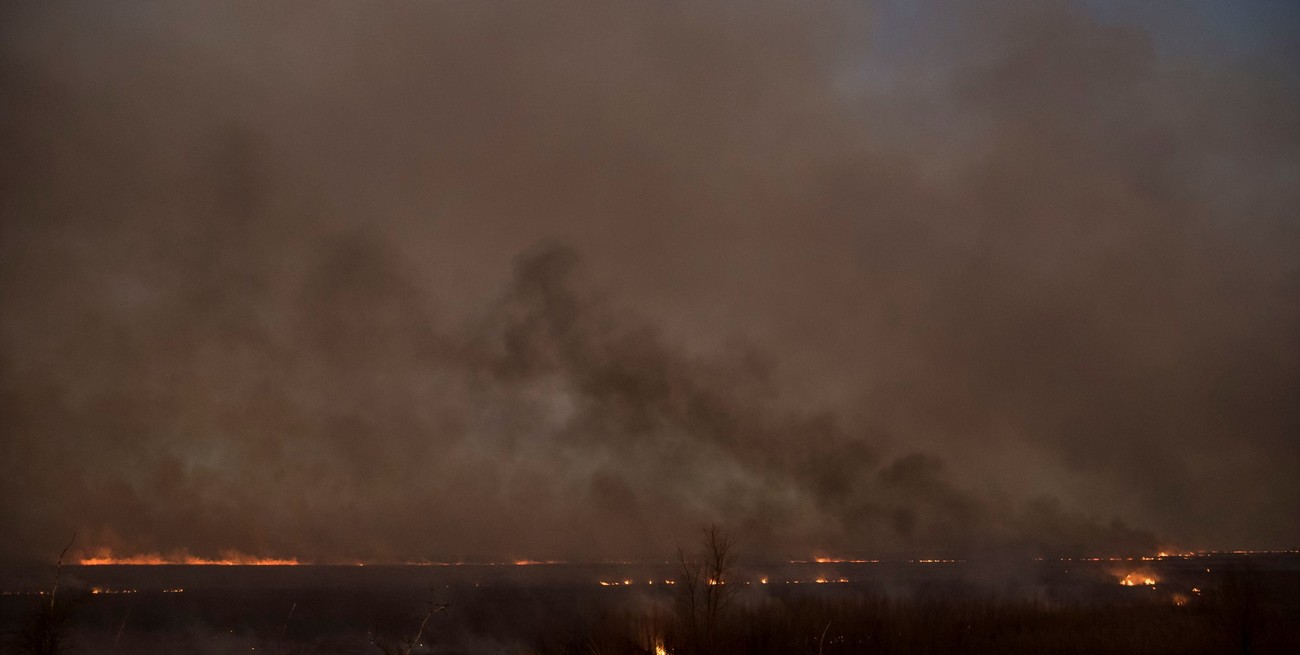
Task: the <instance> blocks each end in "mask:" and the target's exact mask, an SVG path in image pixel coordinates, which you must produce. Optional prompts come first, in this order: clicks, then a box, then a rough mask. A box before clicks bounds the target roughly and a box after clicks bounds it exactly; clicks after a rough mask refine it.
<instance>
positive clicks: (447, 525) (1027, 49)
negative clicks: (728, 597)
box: [0, 0, 1300, 561]
mask: <svg viewBox="0 0 1300 655" xmlns="http://www.w3.org/2000/svg"><path fill="white" fill-rule="evenodd" d="M909 7H910V8H908V9H903V8H901V6H899V5H895V4H893V3H853V4H849V3H845V4H840V5H834V6H828V7H821V8H819V9H818V10H817V11H815V12H814V11H812V10H810V9H809V8H807V7H803V6H798V5H794V4H785V3H759V4H758V5H754V4H752V3H746V4H744V5H741V4H718V5H712V6H708V7H701V6H698V5H697V4H695V3H692V4H681V5H674V4H668V3H654V4H649V5H645V6H634V7H607V6H597V7H581V8H579V7H577V6H571V7H567V8H565V9H559V8H555V7H543V6H534V5H520V6H513V7H506V6H503V5H492V6H487V5H477V4H447V3H421V4H414V3H411V4H386V3H370V4H367V5H364V6H360V5H354V4H346V3H345V4H336V5H323V6H322V5H318V4H313V5H310V6H306V5H293V4H277V5H275V6H266V5H263V4H248V5H242V6H238V5H237V6H233V7H224V8H217V7H207V6H203V5H181V4H172V3H169V4H167V5H165V6H148V5H119V6H113V7H108V6H99V5H96V4H90V3H87V4H84V5H76V4H70V5H61V4H49V3H40V4H31V5H14V6H10V7H8V8H6V9H5V16H4V20H2V21H0V25H2V27H0V30H2V33H0V37H2V38H0V43H3V46H2V47H3V50H0V88H3V91H4V93H3V95H4V96H5V98H6V100H5V104H4V111H3V116H2V122H0V146H2V147H3V152H4V153H5V155H4V157H3V159H2V160H0V161H3V176H2V177H0V183H3V194H2V196H0V202H3V205H2V206H0V210H2V211H3V224H2V225H0V230H2V232H0V305H2V309H3V311H2V313H0V417H2V418H3V423H2V424H0V447H2V448H3V455H4V456H3V458H0V460H2V461H3V463H0V490H3V498H4V501H3V503H4V506H3V507H2V508H0V509H3V513H0V527H2V528H3V530H4V533H5V534H7V535H11V538H10V539H8V540H6V543H4V544H3V546H2V548H3V549H4V552H3V555H4V556H5V557H6V558H27V557H36V556H45V555H46V554H47V553H49V552H51V550H53V549H56V548H57V545H58V544H61V542H62V541H63V540H65V539H66V537H67V534H68V533H69V532H71V531H72V530H74V529H76V530H79V531H80V535H82V536H80V537H79V540H81V541H82V542H83V543H87V544H93V545H95V546H103V547H109V548H113V549H115V550H116V551H117V552H123V553H131V552H149V551H172V550H179V549H186V550H188V551H189V552H191V553H195V554H205V555H215V554H218V553H219V552H220V551H221V550H223V549H235V550H239V551H243V552H247V553H254V554H263V555H275V556H298V557H302V558H305V559H313V560H325V561H347V560H351V559H364V560H397V561H407V560H420V559H434V560H456V559H465V560H493V559H506V558H517V557H519V558H534V559H541V558H557V559H573V560H578V559H611V558H628V559H633V558H661V557H664V556H665V555H666V554H667V553H670V552H671V549H672V547H673V545H674V544H676V543H678V542H681V541H685V540H690V539H692V538H693V535H694V534H695V530H696V529H697V527H698V526H699V525H702V524H705V523H708V522H712V521H720V522H723V523H725V524H727V525H729V526H732V529H733V530H734V531H735V532H736V533H737V534H738V535H740V536H741V538H742V540H743V541H744V542H745V543H746V545H747V546H748V547H749V548H750V549H751V550H752V552H754V553H765V554H771V555H802V556H807V555H810V554H835V555H839V554H860V555H872V554H889V553H918V554H947V553H971V552H983V551H987V550H989V549H1007V548H1011V549H1016V550H1022V551H1026V552H1041V553H1050V552H1100V551H1107V550H1112V549H1121V550H1134V549H1148V548H1153V547H1155V546H1156V545H1169V544H1177V545H1184V546H1189V547H1290V546H1294V545H1295V544H1296V542H1297V539H1300V532H1297V529H1298V528H1297V526H1296V525H1295V524H1294V522H1293V521H1290V520H1289V517H1290V516H1293V515H1294V514H1295V513H1296V511H1297V510H1300V479H1298V478H1297V476H1296V475H1295V473H1294V471H1295V467H1296V465H1297V464H1300V443H1297V440H1296V439H1295V435H1296V434H1298V433H1300V411H1298V410H1297V409H1296V406H1295V403H1294V402H1293V400H1292V398H1293V397H1294V396H1295V395H1296V392H1297V391H1298V390H1300V347H1298V345H1297V344H1300V340H1298V339H1297V336H1300V304H1298V303H1296V302H1295V299H1296V296H1297V293H1296V292H1297V290H1300V288H1298V286H1300V285H1298V284H1297V282H1300V259H1298V258H1297V257H1296V255H1295V253H1296V243H1297V238H1296V237H1297V234H1296V230H1297V227H1296V219H1295V216H1296V214H1297V208H1298V207H1300V202H1297V200H1300V199H1298V198H1297V195H1298V194H1300V184H1296V182H1297V177H1298V176H1300V157H1298V155H1300V125H1298V124H1297V121H1296V120H1295V117H1296V116H1297V115H1300V114H1298V112H1297V109H1300V103H1298V102H1297V100H1298V97H1297V91H1298V90H1300V80H1297V77H1296V76H1295V74H1294V71H1291V70H1289V69H1287V68H1286V67H1282V66H1278V65H1277V62H1278V61H1283V60H1292V61H1293V60H1294V55H1296V54H1300V53H1296V52H1295V50H1296V44H1295V43H1294V41H1289V42H1288V41H1278V40H1274V41H1266V40H1263V41H1259V42H1251V43H1249V44H1248V47H1247V46H1243V45H1241V44H1240V43H1239V41H1240V39H1241V37H1240V36H1239V35H1238V36H1235V37H1231V38H1235V39H1237V40H1236V41H1233V43H1234V44H1236V45H1237V46H1238V47H1237V48H1236V49H1224V48H1220V49H1219V50H1217V51H1211V50H1210V46H1214V45H1216V44H1218V45H1221V42H1220V41H1216V39H1228V38H1230V37H1228V36H1222V35H1217V36H1216V34H1217V33H1216V32H1214V30H1213V29H1211V28H1212V24H1211V23H1212V20H1213V19H1214V15H1213V14H1212V13H1210V14H1206V15H1202V16H1199V17H1198V16H1197V15H1195V14H1192V13H1190V9H1187V8H1186V7H1184V8H1180V9H1174V8H1171V9H1168V10H1164V11H1166V12H1167V13H1161V14H1160V15H1159V16H1157V17H1156V18H1157V19H1158V20H1152V19H1151V17H1150V16H1146V17H1143V16H1138V17H1126V16H1114V15H1111V14H1110V13H1108V12H1106V11H1102V10H1100V9H1099V8H1098V6H1097V5H1096V4H1095V3H1094V4H1088V5H1083V4H1075V3H1069V2H1041V1H1039V2H1020V1H1016V0H1001V1H997V2H974V3H971V2H960V3H957V2H926V3H920V4H917V5H909ZM1146 25H1150V26H1154V25H1161V26H1166V27H1160V28H1156V27H1151V28H1150V29H1148V28H1147V27H1144V26H1146ZM1169 25H1173V26H1176V27H1175V28H1169V27H1167V26H1169ZM1162 29H1163V30H1165V31H1161V30H1162ZM1169 30H1173V31H1172V32H1170V31H1169ZM1200 46H1204V47H1200ZM1216 52H1217V53H1220V54H1215V53H1216ZM1288 58H1289V59H1288Z"/></svg>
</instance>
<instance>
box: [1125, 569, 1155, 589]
mask: <svg viewBox="0 0 1300 655" xmlns="http://www.w3.org/2000/svg"><path fill="white" fill-rule="evenodd" d="M1119 583H1120V584H1122V585H1124V586H1125V587H1138V586H1155V584H1156V579H1155V577H1154V576H1152V575H1151V574H1149V573H1136V572H1134V573H1128V574H1125V575H1124V577H1122V578H1120V580H1119Z"/></svg>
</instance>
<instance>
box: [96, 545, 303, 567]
mask: <svg viewBox="0 0 1300 655" xmlns="http://www.w3.org/2000/svg"><path fill="white" fill-rule="evenodd" d="M77 563H78V564H80V565H82V566H165V565H184V566H297V565H298V564H301V562H299V561H298V560H297V559H293V558H290V559H281V558H273V557H254V556H252V555H246V554H244V553H240V552H238V551H222V552H221V554H220V556H218V557H216V558H211V559H210V558H207V557H197V556H194V555H190V554H189V553H185V552H179V553H172V554H169V555H163V554H161V553H145V554H141V555H128V556H115V555H113V552H112V551H111V550H108V549H103V550H99V551H96V552H95V554H93V555H89V556H83V557H82V558H81V559H80V560H78V562H77Z"/></svg>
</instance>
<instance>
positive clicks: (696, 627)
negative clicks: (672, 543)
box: [677, 525, 740, 655]
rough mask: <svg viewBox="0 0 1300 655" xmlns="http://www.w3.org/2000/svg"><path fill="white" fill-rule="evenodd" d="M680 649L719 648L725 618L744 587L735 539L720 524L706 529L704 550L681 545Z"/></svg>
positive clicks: (692, 652) (688, 654) (691, 653)
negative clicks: (737, 577)
mask: <svg viewBox="0 0 1300 655" xmlns="http://www.w3.org/2000/svg"><path fill="white" fill-rule="evenodd" d="M677 560H678V564H679V567H680V570H679V572H678V579H677V584H678V589H677V624H678V632H677V634H678V638H679V643H678V644H677V646H678V650H679V652H680V653H682V655H696V654H707V653H715V652H718V650H719V648H720V645H721V644H720V641H721V635H720V634H719V632H720V628H721V626H722V618H723V617H724V615H725V613H726V611H727V609H728V608H729V607H730V606H731V604H732V602H733V601H734V600H735V598H736V594H737V593H738V592H739V591H740V587H739V586H738V585H737V584H736V580H734V575H735V568H736V552H735V542H734V541H732V539H731V537H730V536H729V535H728V534H727V533H726V532H725V531H723V530H722V528H720V527H718V526H717V525H712V526H709V528H708V529H706V530H705V531H704V539H703V543H702V548H701V551H700V552H699V553H698V554H696V555H695V556H688V555H687V553H686V551H685V550H683V549H681V548H678V549H677Z"/></svg>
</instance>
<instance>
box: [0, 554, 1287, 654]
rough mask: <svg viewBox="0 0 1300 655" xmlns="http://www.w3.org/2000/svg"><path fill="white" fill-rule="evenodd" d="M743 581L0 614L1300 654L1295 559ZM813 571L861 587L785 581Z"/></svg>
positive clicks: (79, 575) (794, 569) (494, 586)
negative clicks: (1126, 574)
mask: <svg viewBox="0 0 1300 655" xmlns="http://www.w3.org/2000/svg"><path fill="white" fill-rule="evenodd" d="M713 563H714V564H715V563H716V561H715V562H713ZM724 564H726V562H724ZM732 564H733V566H732V567H731V568H727V567H726V566H724V567H723V568H722V570H718V569H717V567H714V566H712V564H711V561H710V558H708V557H702V558H692V557H687V556H683V557H682V561H681V562H677V563H675V564H666V565H661V566H659V567H658V568H655V569H653V570H651V571H650V572H649V573H647V572H646V571H645V570H637V571H630V570H627V571H619V573H623V574H625V575H628V576H635V575H642V578H641V580H642V582H639V583H637V582H633V584H621V582H622V581H621V580H620V581H617V582H615V583H611V584H610V585H608V586H602V585H600V584H598V579H599V578H601V577H609V576H610V572H609V571H604V570H596V569H593V568H590V567H580V566H571V567H547V568H545V569H541V567H538V569H539V570H537V571H535V572H534V571H526V572H521V571H518V570H510V569H516V568H520V569H522V568H533V567H495V568H494V569H491V570H489V569H474V568H472V567H457V570H435V569H432V568H430V567H285V568H284V570H252V569H268V568H274V567H93V569H94V570H91V568H92V567H67V568H69V569H71V570H68V571H65V575H64V577H65V581H64V584H63V586H62V587H61V588H60V590H59V596H58V602H57V603H55V604H54V605H53V609H54V612H53V613H51V612H50V610H49V608H50V606H51V605H50V603H49V598H48V595H32V594H28V595H6V596H0V630H3V631H4V640H3V651H2V652H3V653H6V654H8V653H32V652H45V653H51V654H54V653H80V654H105V655H116V654H137V653H138V654H151V653H168V654H171V653H199V654H205V655H206V654H212V655H216V654H225V653H231V654H233V653H241V654H250V653H252V654H260V653H272V654H275V655H310V654H327V653H328V654H335V653H338V654H357V655H363V654H370V655H379V654H380V653H539V654H542V653H557V654H559V653H567V654H574V655H578V654H581V655H601V654H611V655H612V654H659V655H662V654H663V653H672V654H674V655H700V654H704V653H754V654H767V653H771V654H783V655H784V654H799V653H807V654H810V655H812V654H816V655H832V654H836V653H997V654H1007V653H1089V654H1093V653H1170V654H1173V653H1178V654H1197V653H1206V654H1209V653H1250V654H1267V653H1300V600H1297V599H1300V567H1297V566H1296V564H1297V562H1296V561H1295V558H1291V560H1288V561H1287V562H1283V563H1282V565H1276V566H1275V565H1273V564H1270V563H1268V562H1265V563H1263V564H1262V565H1261V564H1259V563H1252V562H1217V561H1216V562H1207V561H1196V562H1182V563H1179V562H1172V563H1165V564H1162V565H1159V566H1163V567H1164V568H1159V566H1157V567H1156V570H1155V571H1154V572H1153V575H1159V576H1160V582H1159V584H1156V585H1147V586H1144V585H1138V586H1134V587H1125V586H1121V585H1119V584H1118V583H1116V581H1115V579H1114V577H1113V572H1112V571H1111V570H1109V569H1108V568H1107V567H1106V565H1102V564H1099V565H1096V566H1093V567H1091V568H1087V567H1084V566H1083V565H1081V564H1069V565H1053V566H1052V567H1044V568H1043V569H1041V570H1039V571H1037V572H1035V573H1033V574H1032V575H1027V576H1024V577H1023V578H1022V579H1021V581H1019V582H1017V583H1015V584H1014V585H997V584H993V583H990V582H989V581H988V579H987V578H984V577H981V578H979V580H978V581H977V582H972V581H971V578H972V577H974V576H975V573H974V572H973V568H972V567H970V566H967V567H965V568H960V567H957V566H952V567H942V566H940V567H921V566H899V567H895V569H894V573H890V572H889V571H887V570H886V568H887V567H886V565H883V564H882V565H856V566H848V565H844V566H840V567H838V568H835V567H826V566H821V565H804V566H802V568H801V567H799V566H788V565H787V566H785V567H784V568H780V567H777V568H766V569H762V570H760V569H758V568H749V569H737V568H735V567H734V562H733V563H732ZM873 567H874V568H873ZM1180 567H1181V568H1180ZM462 569H463V570H462ZM1206 569H1212V571H1207V570H1206ZM772 571H775V573H772ZM817 572H823V573H829V574H831V575H844V576H846V577H848V578H851V579H849V581H848V582H839V581H838V579H833V580H828V581H827V582H826V583H824V584H816V583H815V582H812V581H809V580H806V579H805V580H804V581H803V582H802V583H801V584H793V583H792V582H791V581H787V580H778V579H777V576H780V577H782V578H787V579H788V578H791V577H794V576H798V575H802V574H803V573H817ZM650 573H659V574H661V575H671V576H674V578H673V581H674V584H671V585H669V584H664V578H662V577H661V578H658V579H656V584H649V579H647V578H650V579H654V578H651V577H650ZM766 574H771V575H773V579H772V581H771V583H770V584H761V580H760V578H758V577H757V576H759V575H766ZM692 575H693V576H694V582H692ZM855 575H856V576H857V577H856V578H854V576H855ZM44 577H45V578H46V579H48V571H47V572H46V573H45V575H44ZM719 578H720V579H721V580H722V581H723V583H724V584H721V585H717V584H709V582H710V580H715V581H716V580H717V579H719ZM32 579H33V580H36V579H37V578H36V577H33V578H32ZM22 582H23V580H22V579H20V578H19V577H16V576H8V579H7V580H6V583H7V584H10V585H11V586H12V585H19V586H21V584H22ZM168 585H182V586H183V587H184V591H179V587H178V588H177V589H171V590H168ZM96 589H98V593H93V592H95V590H96ZM1193 590H1194V591H1193ZM119 591H126V592H130V593H110V592H119ZM444 605H445V607H444ZM49 630H57V635H56V636H57V639H55V640H53V641H49V640H46V641H42V640H41V639H39V638H37V637H40V635H41V634H42V633H43V632H46V631H49ZM41 644H53V647H52V648H51V649H47V650H44V651H41V650H39V648H41V647H42V646H41Z"/></svg>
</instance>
